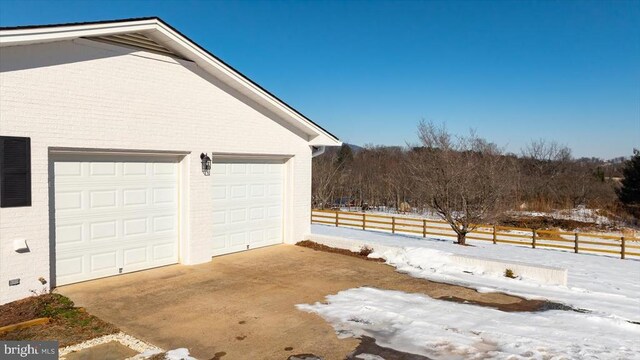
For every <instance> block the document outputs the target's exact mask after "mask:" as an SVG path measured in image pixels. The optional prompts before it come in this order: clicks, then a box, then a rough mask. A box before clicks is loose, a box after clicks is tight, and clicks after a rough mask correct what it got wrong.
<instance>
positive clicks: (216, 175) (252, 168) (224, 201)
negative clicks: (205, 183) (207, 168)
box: [211, 160, 284, 256]
mask: <svg viewBox="0 0 640 360" xmlns="http://www.w3.org/2000/svg"><path fill="white" fill-rule="evenodd" d="M283 173H284V165H283V163H282V162H265V161H216V160H214V163H213V165H212V167H211V176H212V178H213V179H212V183H213V190H212V196H213V218H212V221H213V241H212V247H211V250H212V256H216V255H221V254H228V253H232V252H236V251H242V250H247V249H253V248H257V247H262V246H267V245H274V244H279V243H282V237H283V235H282V219H283V217H282V212H283V206H282V204H283V186H284V181H283Z"/></svg>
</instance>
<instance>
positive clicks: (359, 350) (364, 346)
mask: <svg viewBox="0 0 640 360" xmlns="http://www.w3.org/2000/svg"><path fill="white" fill-rule="evenodd" d="M361 339H362V340H361V341H360V345H358V347H356V349H355V350H354V351H353V352H352V353H351V354H349V355H347V357H346V360H358V357H357V356H358V355H362V354H371V355H377V356H379V357H381V358H383V359H385V360H431V359H430V358H428V357H426V356H422V355H418V354H411V353H406V352H402V351H398V350H394V349H391V348H386V347H383V346H380V345H378V344H376V339H374V338H372V337H369V336H363V337H362V338H361Z"/></svg>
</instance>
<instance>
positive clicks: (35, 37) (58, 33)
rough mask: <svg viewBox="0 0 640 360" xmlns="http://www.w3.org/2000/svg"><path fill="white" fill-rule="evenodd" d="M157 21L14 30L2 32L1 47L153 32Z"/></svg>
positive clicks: (0, 36)
mask: <svg viewBox="0 0 640 360" xmlns="http://www.w3.org/2000/svg"><path fill="white" fill-rule="evenodd" d="M157 26H158V22H157V21H156V20H153V19H150V20H138V21H131V22H120V23H119V22H114V23H103V24H83V25H69V26H55V27H42V28H32V29H13V30H2V31H0V47H3V46H12V45H27V44H35V43H41V42H51V41H62V40H71V39H76V38H79V37H86V36H105V35H115V34H123V33H131V32H142V31H149V30H153V29H155V28H156V27H157Z"/></svg>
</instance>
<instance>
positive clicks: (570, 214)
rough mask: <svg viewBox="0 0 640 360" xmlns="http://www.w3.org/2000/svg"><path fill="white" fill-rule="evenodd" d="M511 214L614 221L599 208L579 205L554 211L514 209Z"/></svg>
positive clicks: (575, 219) (609, 223)
mask: <svg viewBox="0 0 640 360" xmlns="http://www.w3.org/2000/svg"><path fill="white" fill-rule="evenodd" d="M510 214H511V215H516V216H532V217H550V218H553V219H560V220H573V221H581V222H586V223H594V224H598V225H611V224H613V221H611V220H610V219H609V218H607V217H606V216H602V215H599V214H598V210H594V209H588V208H586V207H583V206H579V207H577V208H574V209H566V210H556V211H552V212H543V211H512V212H510Z"/></svg>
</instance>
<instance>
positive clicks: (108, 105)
mask: <svg viewBox="0 0 640 360" xmlns="http://www.w3.org/2000/svg"><path fill="white" fill-rule="evenodd" d="M274 71H277V70H274ZM0 134H2V135H12V136H28V137H31V154H32V194H33V195H32V196H33V199H32V201H33V205H32V206H31V207H21V208H10V209H0V240H1V241H0V303H4V302H8V301H11V300H14V299H18V298H21V297H24V296H28V295H29V294H30V290H37V291H39V290H42V289H43V288H46V286H43V285H41V284H40V282H39V281H38V278H39V277H44V278H45V279H47V280H49V272H50V268H49V265H50V264H49V254H50V248H49V212H48V206H49V194H48V185H47V184H48V166H49V156H48V151H49V148H51V147H73V148H109V149H128V150H136V149H137V150H153V151H176V152H182V151H187V152H190V154H189V155H188V156H187V159H185V160H183V163H182V164H183V165H188V166H189V169H188V173H187V177H188V179H186V180H187V181H188V184H189V187H188V194H187V198H188V209H187V211H186V213H185V214H184V215H183V216H187V217H188V219H187V220H188V231H189V234H188V236H187V238H184V237H183V238H182V239H181V242H182V244H181V249H182V253H181V262H183V263H186V264H196V263H201V262H206V261H209V260H210V258H209V256H208V254H209V253H210V240H211V236H212V224H211V221H210V219H211V209H212V208H211V206H212V198H213V196H212V194H211V191H212V189H213V187H212V186H211V180H212V177H206V176H204V175H203V174H202V172H201V169H200V158H199V155H200V153H201V152H209V153H211V152H224V153H252V154H289V155H293V158H292V159H291V160H290V161H289V162H288V163H287V164H286V168H287V174H288V175H286V178H285V186H286V188H285V192H286V193H287V194H288V198H287V203H286V204H285V207H287V209H288V210H285V219H286V223H285V242H290V243H294V242H296V241H298V240H301V239H302V238H303V236H304V235H305V234H306V233H308V231H309V206H310V199H311V150H310V148H309V146H308V143H307V138H306V137H305V136H304V135H302V134H301V133H300V132H298V131H296V130H292V129H291V127H290V126H288V125H285V122H284V121H283V120H282V119H279V118H276V117H275V116H273V115H272V114H271V113H268V112H267V111H265V110H264V109H262V108H260V107H258V106H256V105H255V104H253V103H252V102H250V101H249V100H246V98H245V97H243V96H242V95H240V94H238V93H237V92H235V91H233V90H229V89H228V88H227V87H226V86H225V85H224V84H222V83H220V82H219V81H218V80H217V79H215V78H213V77H211V76H209V75H208V74H206V73H204V72H203V71H202V70H201V69H199V68H198V67H197V66H195V65H194V64H193V63H189V62H185V61H181V60H175V59H172V58H169V57H165V56H161V55H156V54H150V53H145V52H132V51H131V50H129V49H124V48H118V47H115V46H111V45H106V44H98V43H95V44H92V43H91V42H88V41H86V40H80V41H75V42H72V41H64V42H57V43H49V44H41V45H28V46H15V47H4V48H2V49H1V50H0ZM14 239H26V240H27V243H28V244H29V248H30V252H27V253H16V252H15V251H13V245H12V243H13V240H14ZM13 278H21V284H20V285H19V286H12V287H9V286H8V281H9V279H13Z"/></svg>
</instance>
